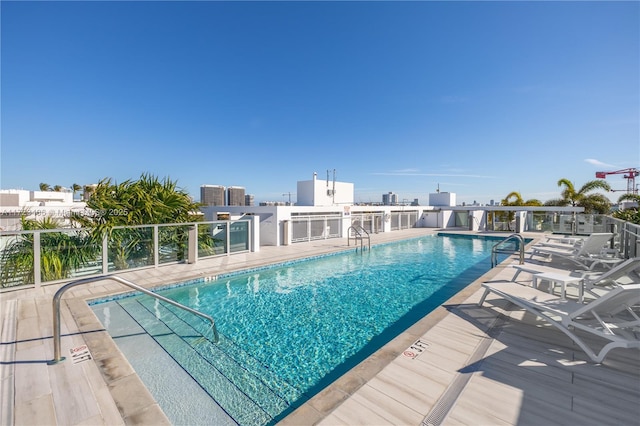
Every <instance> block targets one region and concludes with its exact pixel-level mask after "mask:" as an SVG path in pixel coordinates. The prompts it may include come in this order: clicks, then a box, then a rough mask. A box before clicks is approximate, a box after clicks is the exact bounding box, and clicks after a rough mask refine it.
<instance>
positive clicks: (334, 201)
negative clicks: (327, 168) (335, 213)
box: [331, 169, 336, 204]
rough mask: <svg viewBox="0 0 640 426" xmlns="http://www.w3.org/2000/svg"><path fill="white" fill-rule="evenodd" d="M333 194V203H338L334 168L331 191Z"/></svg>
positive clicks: (334, 170)
mask: <svg viewBox="0 0 640 426" xmlns="http://www.w3.org/2000/svg"><path fill="white" fill-rule="evenodd" d="M331 195H332V196H333V198H332V200H331V204H335V203H336V169H333V190H332V191H331Z"/></svg>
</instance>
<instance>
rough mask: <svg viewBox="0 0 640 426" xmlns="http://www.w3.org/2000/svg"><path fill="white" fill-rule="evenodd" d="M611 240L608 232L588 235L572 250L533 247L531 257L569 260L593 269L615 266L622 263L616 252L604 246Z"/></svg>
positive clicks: (610, 234) (611, 235) (611, 236)
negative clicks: (554, 257) (602, 266)
mask: <svg viewBox="0 0 640 426" xmlns="http://www.w3.org/2000/svg"><path fill="white" fill-rule="evenodd" d="M611 238H613V234H612V233H610V232H599V233H593V234H591V235H589V237H588V238H586V239H585V240H584V241H583V242H582V243H580V244H577V245H576V246H574V247H572V248H567V249H562V248H558V247H545V246H540V245H535V246H533V247H532V248H531V250H532V251H531V257H533V256H547V257H548V256H556V257H560V258H563V259H566V260H570V261H572V262H574V263H576V264H578V265H581V266H584V267H589V268H591V269H593V268H594V267H595V266H596V265H604V266H607V267H611V266H615V265H617V264H618V263H620V262H622V261H624V259H622V258H620V257H619V256H618V253H617V251H615V250H614V251H613V252H611V251H610V250H609V249H607V248H605V244H607V242H609V240H611Z"/></svg>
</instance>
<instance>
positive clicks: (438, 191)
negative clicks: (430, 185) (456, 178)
mask: <svg viewBox="0 0 640 426" xmlns="http://www.w3.org/2000/svg"><path fill="white" fill-rule="evenodd" d="M436 192H437V193H438V194H439V193H440V184H439V183H438V189H436Z"/></svg>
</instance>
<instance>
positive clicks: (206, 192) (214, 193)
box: [200, 185, 225, 206]
mask: <svg viewBox="0 0 640 426" xmlns="http://www.w3.org/2000/svg"><path fill="white" fill-rule="evenodd" d="M200 202H201V203H202V204H203V205H205V206H224V205H225V191H224V186H221V185H202V186H201V187H200Z"/></svg>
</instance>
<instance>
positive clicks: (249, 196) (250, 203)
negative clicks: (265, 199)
mask: <svg viewBox="0 0 640 426" xmlns="http://www.w3.org/2000/svg"><path fill="white" fill-rule="evenodd" d="M253 203H254V201H253V195H252V194H247V195H245V196H244V205H245V206H253Z"/></svg>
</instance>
